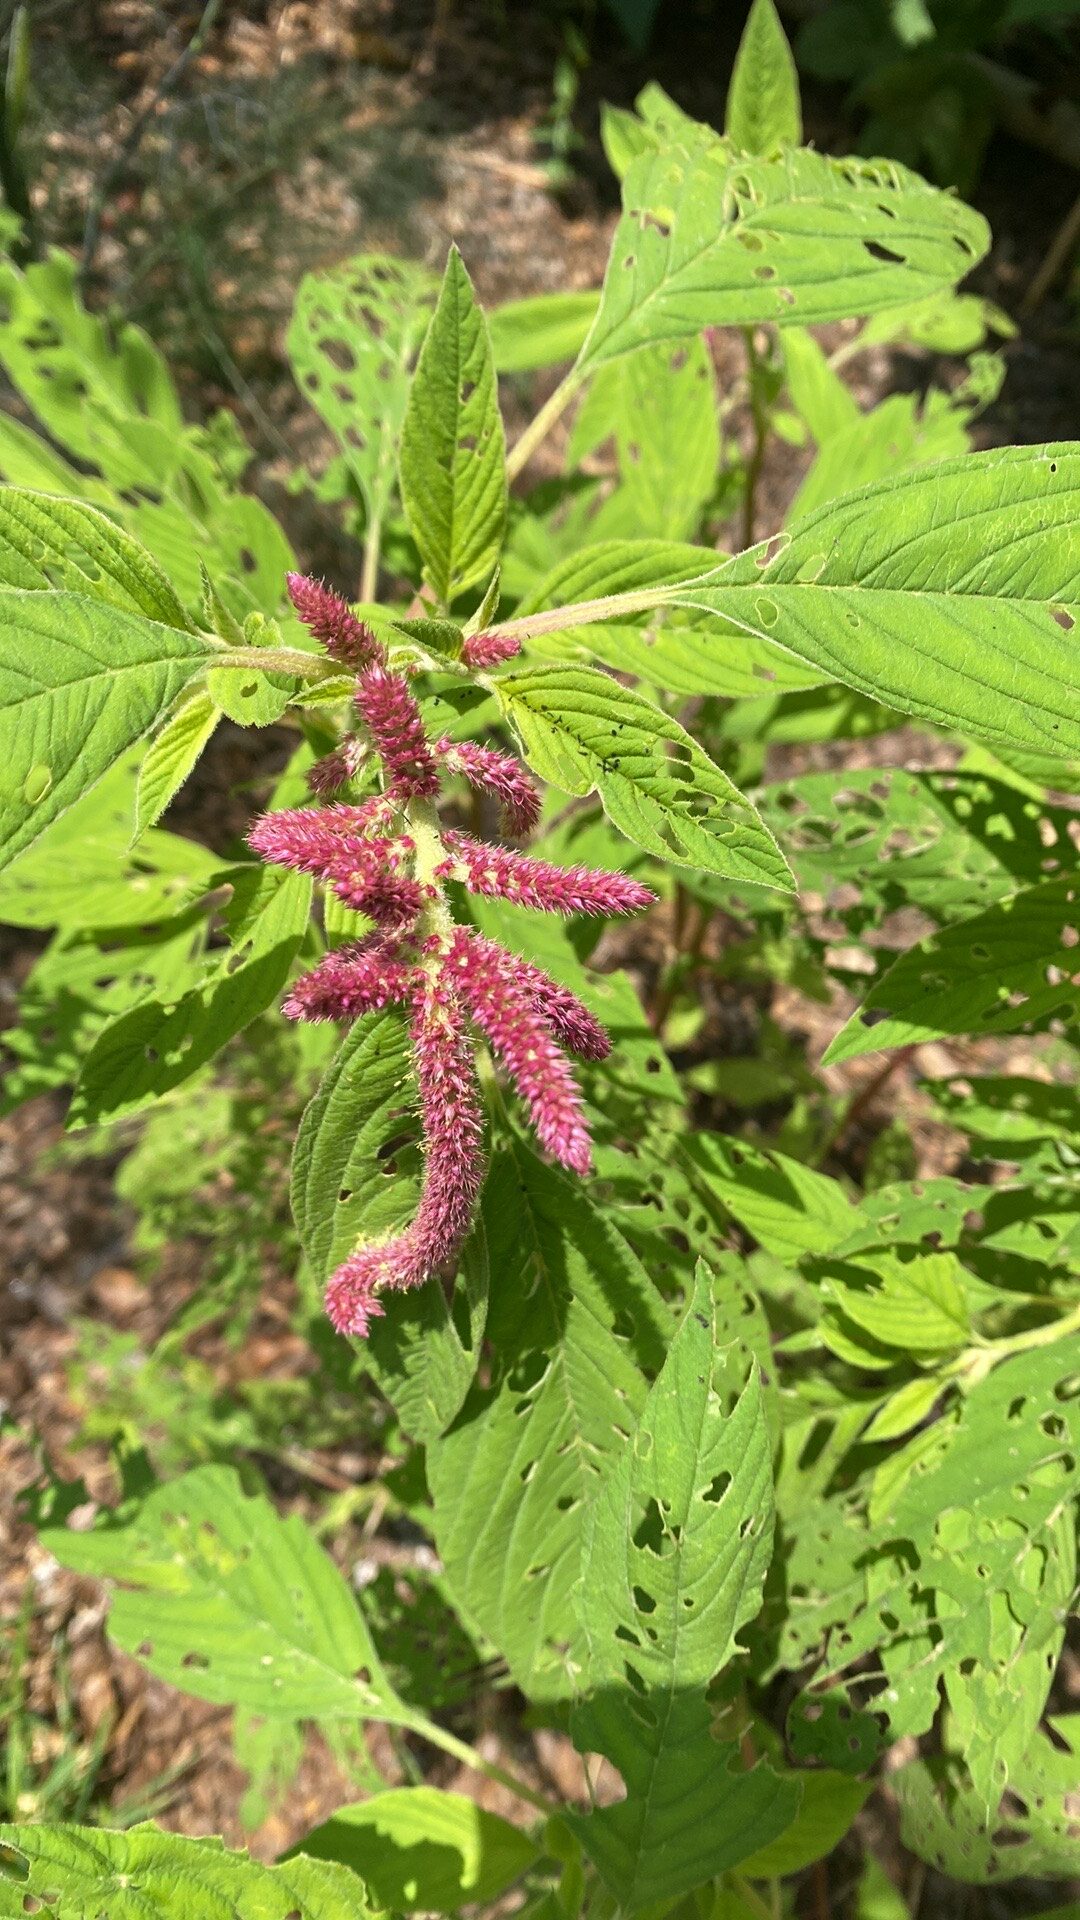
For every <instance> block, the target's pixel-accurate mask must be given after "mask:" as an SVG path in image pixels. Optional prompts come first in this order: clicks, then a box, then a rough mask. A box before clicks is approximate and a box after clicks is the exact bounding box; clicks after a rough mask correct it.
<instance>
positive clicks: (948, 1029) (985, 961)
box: [825, 877, 1080, 1064]
mask: <svg viewBox="0 0 1080 1920" xmlns="http://www.w3.org/2000/svg"><path fill="white" fill-rule="evenodd" d="M1078 945H1080V880H1078V879H1076V878H1069V877H1063V878H1062V879H1059V880H1048V881H1046V882H1045V884H1044V885H1043V886H1041V887H1029V888H1027V889H1026V890H1025V891H1024V892H1023V893H1016V894H1013V895H1012V896H1011V898H1009V899H1007V900H1003V901H1001V902H1000V903H999V904H998V905H997V906H993V907H990V908H989V909H988V910H987V912H986V913H980V914H977V915H976V916H975V918H974V919H972V920H962V921H958V922H955V923H954V924H953V925H951V926H946V927H943V928H942V929H941V931H940V932H939V933H936V934H934V935H933V936H932V937H931V938H930V939H927V940H920V942H919V944H918V945H917V946H915V947H911V948H910V949H909V950H908V952H907V953H905V954H902V955H901V957H900V959H899V960H897V961H896V962H895V963H894V965H893V966H891V967H890V968H889V971H888V973H886V974H885V975H884V977H883V978H882V979H881V980H879V981H877V982H876V983H875V985H874V986H872V987H871V989H870V992H869V993H868V994H867V996H866V999H865V1000H864V1001H863V1004H862V1006H861V1007H860V1009H859V1011H858V1013H856V1014H853V1015H852V1017H851V1019H850V1020H849V1021H848V1023H847V1025H846V1026H845V1027H842V1028H841V1030H840V1032H839V1033H838V1034H837V1036H836V1038H835V1040H833V1042H832V1044H831V1045H830V1047H829V1049H828V1051H827V1052H826V1054H825V1062H826V1064H827V1063H829V1062H831V1061H837V1060H851V1059H854V1057H855V1056H856V1055H857V1054H860V1053H874V1052H876V1051H877V1050H878V1049H879V1048H882V1047H904V1046H913V1045H914V1046H917V1045H919V1044H920V1042H922V1041H925V1040H936V1039H938V1038H939V1037H940V1036H941V1035H943V1034H951V1033H1038V1032H1044V1031H1045V1030H1046V1029H1047V1027H1048V1026H1049V1025H1050V1023H1051V1021H1057V1020H1061V1021H1071V1020H1073V1019H1074V1018H1075V1016H1076V1008H1077V1005H1078V1003H1080V970H1078V969H1080V959H1078V957H1077V947H1078Z"/></svg>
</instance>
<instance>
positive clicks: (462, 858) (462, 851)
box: [443, 832, 656, 914]
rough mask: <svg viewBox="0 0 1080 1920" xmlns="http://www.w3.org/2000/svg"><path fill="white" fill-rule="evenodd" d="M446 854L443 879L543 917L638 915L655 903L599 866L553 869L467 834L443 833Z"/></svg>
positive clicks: (641, 890) (630, 882)
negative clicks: (587, 914) (547, 915)
mask: <svg viewBox="0 0 1080 1920" xmlns="http://www.w3.org/2000/svg"><path fill="white" fill-rule="evenodd" d="M443 843H444V845H445V847H446V849H447V851H448V853H449V854H450V855H451V859H450V860H449V861H448V862H447V863H446V867H445V869H444V872H445V875H446V876H447V877H449V878H452V879H461V880H463V881H464V883H465V885H466V887H467V888H468V889H469V892H470V893H479V894H483V895H486V896H487V897H488V898H489V899H495V900H512V901H513V902H514V904H515V905H516V906H519V907H536V908H538V909H540V910H541V911H542V912H545V913H608V914H616V913H639V912H640V911H641V909H642V908H643V907H650V906H652V904H653V902H654V901H655V899H656V895H655V893H651V892H650V890H649V888H648V887H643V886H641V885H640V884H639V882H638V881H637V880H631V879H630V877H629V875H628V874H625V873H609V872H607V871H606V870H604V869H602V868H598V867H556V866H553V865H552V863H551V862H550V861H549V860H537V859H535V858H534V857H533V856H532V855H531V854H527V853H517V852H516V851H515V850H514V849H513V848H512V847H490V846H486V845H485V844H484V842H483V841H482V840H474V839H473V838H472V837H471V835H470V834H467V833H451V832H445V833H444V834H443Z"/></svg>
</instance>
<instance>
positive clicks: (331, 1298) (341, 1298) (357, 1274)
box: [326, 1247, 383, 1340]
mask: <svg viewBox="0 0 1080 1920" xmlns="http://www.w3.org/2000/svg"><path fill="white" fill-rule="evenodd" d="M381 1252H382V1249H381V1248H380V1247H361V1248H360V1250H359V1252H358V1253H353V1254H350V1255H349V1258H348V1259H347V1260H346V1261H344V1262H343V1263H342V1265H341V1266H340V1267H338V1269H337V1271H336V1272H335V1273H332V1274H331V1276H330V1281H329V1284H328V1286H327V1289H326V1311H327V1313H328V1315H329V1317H330V1322H331V1325H332V1326H333V1328H334V1331H335V1332H336V1333H351V1334H355V1335H356V1337H357V1339H359V1340H366V1339H367V1336H368V1333H369V1331H370V1328H371V1322H372V1321H373V1320H381V1319H382V1312H383V1310H382V1307H381V1306H380V1304H379V1302H378V1300H377V1299H376V1297H375V1295H376V1289H377V1288H378V1286H379V1285H380V1269H379V1262H378V1260H377V1259H376V1257H375V1256H377V1255H378V1254H380V1253H381Z"/></svg>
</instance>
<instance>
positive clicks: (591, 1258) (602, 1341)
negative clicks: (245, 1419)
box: [427, 1141, 668, 1701]
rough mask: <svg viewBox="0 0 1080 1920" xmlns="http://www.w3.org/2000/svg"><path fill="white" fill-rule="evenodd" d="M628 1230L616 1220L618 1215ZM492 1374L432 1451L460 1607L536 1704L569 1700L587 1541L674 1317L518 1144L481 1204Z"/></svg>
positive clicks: (621, 1245)
mask: <svg viewBox="0 0 1080 1920" xmlns="http://www.w3.org/2000/svg"><path fill="white" fill-rule="evenodd" d="M616 1218H617V1215H616ZM484 1220H485V1225H486V1228H487V1237H488V1253H489V1258H490V1261H491V1270H492V1273H493V1274H494V1275H495V1276H496V1278H497V1280H498V1286H497V1287H496V1288H494V1289H493V1291H492V1297H491V1303H490V1307H489V1313H488V1327H487V1352H488V1355H489V1365H490V1375H489V1377H488V1378H486V1379H485V1380H484V1381H483V1382H476V1383H474V1385H473V1387H472V1389H471V1390H470V1393H469V1396H468V1398H467V1399H466V1401H465V1404H464V1406H463V1407H462V1410H461V1412H460V1414H459V1415H458V1418H457V1420H456V1421H455V1423H454V1425H453V1426H452V1427H451V1428H450V1430H449V1432H448V1433H446V1434H444V1435H443V1436H442V1438H441V1439H440V1440H438V1441H437V1442H436V1443H435V1444H433V1445H431V1446H430V1447H429V1449H428V1457H427V1470H428V1484H429V1486H430V1488H431V1495H432V1499H433V1501H434V1508H435V1514H434V1531H435V1540H436V1544H437V1546H438V1550H439V1554H440V1557H441V1559H442V1561H443V1565H444V1567H445V1569H446V1578H447V1583H448V1586H449V1589H450V1591H451V1594H452V1596H453V1598H454V1602H455V1605H456V1606H457V1608H458V1611H459V1612H460V1614H461V1616H462V1618H463V1619H464V1620H465V1621H466V1622H467V1623H468V1622H472V1623H475V1624H476V1626H478V1627H479V1628H480V1629H481V1630H482V1631H483V1633H484V1634H485V1635H486V1637H487V1638H488V1639H489V1640H490V1641H491V1642H492V1643H493V1644H494V1646H495V1647H496V1648H497V1649H498V1651H499V1652H500V1653H501V1654H502V1655H503V1657H504V1658H505V1659H506V1661H507V1663H508V1665H509V1667H510V1670H511V1672H512V1674H513V1675H514V1678H515V1679H516V1681H517V1682H518V1684H519V1685H520V1686H521V1687H522V1689H523V1690H524V1691H525V1692H526V1693H528V1695H529V1697H530V1699H533V1700H537V1701H541V1700H559V1699H565V1698H566V1694H567V1690H568V1688H570V1687H572V1675H571V1672H570V1669H569V1665H568V1657H567V1651H566V1648H567V1643H568V1642H569V1640H570V1638H571V1635H572V1632H573V1627H574V1619H575V1614H574V1606H573V1594H574V1589H575V1587H576V1585H577V1581H578V1576H579V1572H580V1554H581V1529H582V1520H583V1516H584V1513H585V1511H586V1509H587V1507H588V1504H589V1501H590V1500H591V1499H592V1497H593V1495H594V1493H595V1490H596V1487H597V1484H598V1480H599V1476H600V1474H601V1473H602V1471H603V1467H604V1464H605V1462H606V1461H607V1460H609V1459H610V1458H611V1457H612V1456H613V1455H616V1454H618V1452H619V1451H620V1450H621V1448H622V1447H623V1445H624V1444H625V1441H626V1439H627V1437H628V1434H629V1429H630V1426H631V1425H632V1423H633V1420H634V1416H635V1414H636V1413H637V1412H638V1410H639V1409H640V1407H641V1406H642V1404H643V1402H644V1398H645V1382H644V1378H643V1369H644V1368H645V1367H646V1366H647V1365H655V1364H658V1363H659V1358H660V1355H661V1353H662V1351H663V1344H662V1343H663V1331H664V1329H665V1328H666V1325H667V1318H668V1316H667V1311H666V1309H665V1308H664V1307H663V1305H662V1303H661V1301H660V1299H659V1296H658V1295H657V1294H656V1293H655V1292H654V1290H653V1288H652V1285H651V1283H650V1281H649V1279H648V1276H647V1275H646V1273H645V1271H644V1269H643V1268H642V1266H641V1265H640V1263H639V1262H638V1260H637V1259H636V1258H635V1256H634V1255H633V1254H632V1253H631V1251H630V1248H629V1247H628V1246H627V1244H626V1242H625V1241H624V1240H623V1238H622V1237H621V1235H620V1234H619V1233H618V1231H617V1227H616V1225H615V1224H614V1222H613V1220H612V1219H611V1218H610V1217H609V1216H608V1215H607V1214H605V1213H602V1212H601V1211H600V1210H599V1208H598V1207H596V1206H595V1205H594V1204H593V1203H592V1201H591V1200H590V1199H589V1197H588V1194H587V1192H586V1190H585V1189H584V1188H583V1186H582V1184H581V1182H580V1181H576V1180H571V1179H569V1178H568V1177H567V1176H566V1175H565V1174H563V1173H561V1172H559V1171H558V1170H556V1169H555V1168H553V1167H549V1166H546V1165H545V1164H544V1163H543V1162H542V1161H540V1160H538V1159H537V1158H536V1156H535V1155H534V1154H532V1153H531V1152H529V1150H528V1149H527V1148H526V1147H524V1146H522V1145H520V1144H519V1143H518V1142H516V1141H514V1142H513V1143H512V1144H511V1145H510V1146H509V1147H507V1148H505V1149H504V1150H503V1151H501V1152H499V1153H498V1154H496V1156H495V1159H494V1162H493V1165H492V1169H491V1172H490V1173H489V1175H488V1181H487V1186H486V1188H485V1192H484Z"/></svg>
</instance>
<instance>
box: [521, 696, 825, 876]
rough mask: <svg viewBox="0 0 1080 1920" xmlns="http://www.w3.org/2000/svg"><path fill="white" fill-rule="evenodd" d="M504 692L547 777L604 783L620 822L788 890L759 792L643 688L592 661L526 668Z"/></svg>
mask: <svg viewBox="0 0 1080 1920" xmlns="http://www.w3.org/2000/svg"><path fill="white" fill-rule="evenodd" d="M497 692H498V696H499V700H500V702H501V704H502V707H503V709H504V711H505V713H506V715H507V718H508V719H509V720H511V721H512V723H513V725H514V727H515V729H516V731H517V732H518V734H519V735H520V738H521V741H522V745H523V748H524V751H525V754H526V757H527V759H528V761H529V764H530V765H531V766H532V767H534V768H535V769H536V771H537V773H539V774H540V776H541V778H542V779H545V780H550V781H551V782H552V783H553V784H554V785H555V786H558V787H561V788H562V790H563V792H564V793H573V794H586V793H590V792H592V791H593V789H595V790H596V792H597V793H599V795H600V799H601V801H602V803H603V807H604V811H605V813H606V814H607V816H608V818H609V820H610V821H611V822H612V825H613V826H616V827H618V828H619V830H620V832H622V833H625V834H626V837H627V839H628V840H633V841H634V842H635V844H636V845H637V846H639V847H643V848H644V850H645V852H646V853H652V854H655V855H657V856H658V858H660V859H667V860H674V861H676V862H677V863H678V864H679V865H681V866H687V867H690V866H693V867H701V868H704V869H705V871H706V872H708V873H720V874H724V875H726V876H728V877H729V878H732V879H741V880H753V881H755V882H757V883H758V884H759V885H761V886H766V887H779V888H782V889H783V890H785V891H786V890H787V889H788V888H789V887H790V886H791V884H792V883H791V878H790V874H789V870H788V867H787V863H786V862H785V860H784V857H783V855H782V854H781V852H780V849H779V848H778V847H777V845H776V842H775V841H774V840H773V838H772V835H771V834H770V833H768V832H767V830H766V829H765V827H763V826H762V823H761V821H760V819H759V818H758V815H757V813H756V811H755V809H754V807H753V806H752V805H751V803H750V801H749V800H747V799H746V798H745V796H744V795H743V794H741V793H740V792H739V790H738V788H737V787H735V786H733V785H732V783H731V781H730V780H729V779H728V777H727V775H726V774H725V773H722V772H721V771H720V768H719V767H717V766H716V765H715V764H714V763H713V761H712V760H710V759H709V756H708V754H707V753H705V752H704V750H703V749H702V748H701V747H699V746H698V744H697V742H696V741H695V740H693V739H692V738H691V736H690V735H689V734H688V733H687V732H686V731H685V730H684V729H683V728H682V727H680V725H679V723H678V721H677V720H673V719H670V718H669V717H668V715H667V714H665V713H662V712H661V711H660V709H659V708H657V707H654V706H652V705H651V704H650V702H649V701H648V700H646V699H645V698H644V697H643V695H641V694H640V693H635V692H633V691H632V690H631V689H630V688H629V687H620V686H619V684H618V682H617V681H615V680H611V679H609V678H608V677H607V675H605V674H601V673H596V672H594V671H593V669H592V668H590V667H531V668H530V667H524V668H520V669H518V670H516V671H513V672H510V673H505V674H502V675H501V676H500V678H499V680H498V683H497Z"/></svg>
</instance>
